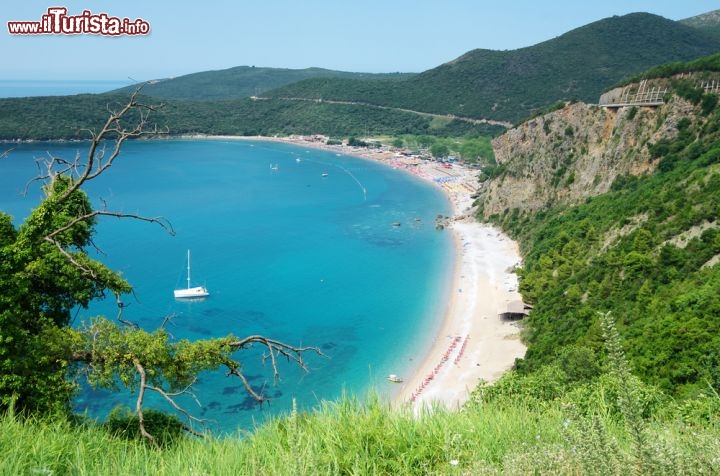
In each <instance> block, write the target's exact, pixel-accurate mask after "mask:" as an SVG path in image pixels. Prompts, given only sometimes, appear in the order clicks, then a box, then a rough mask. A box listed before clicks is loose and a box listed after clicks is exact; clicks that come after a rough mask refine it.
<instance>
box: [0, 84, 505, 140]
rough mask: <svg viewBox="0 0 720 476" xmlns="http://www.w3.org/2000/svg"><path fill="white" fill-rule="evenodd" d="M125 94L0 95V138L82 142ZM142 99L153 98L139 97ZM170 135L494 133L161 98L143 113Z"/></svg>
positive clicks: (398, 118) (292, 107)
mask: <svg viewBox="0 0 720 476" xmlns="http://www.w3.org/2000/svg"><path fill="white" fill-rule="evenodd" d="M128 96H129V95H123V94H84V95H77V96H57V97H34V98H6V99H0V140H6V141H13V140H57V139H88V138H89V133H88V130H92V129H94V130H98V129H99V128H100V127H101V126H102V124H103V123H104V121H105V120H106V119H107V115H106V112H107V110H108V108H110V109H117V108H119V106H120V105H121V104H124V103H125V102H127V99H128ZM143 100H144V102H145V103H147V104H158V103H160V102H161V101H160V99H158V98H151V97H144V99H143ZM148 121H149V122H150V123H151V124H156V125H157V126H158V127H160V128H166V129H167V131H168V133H169V134H171V135H179V134H216V135H217V134H228V135H265V136H271V135H290V134H318V133H321V134H326V135H329V136H332V137H348V136H351V135H362V136H366V135H400V134H419V135H424V134H430V135H440V136H444V135H450V136H457V135H464V134H468V133H470V134H472V135H493V134H495V133H496V132H497V130H498V129H501V128H499V127H497V126H491V125H487V124H485V125H483V124H480V125H476V124H470V123H468V122H463V121H458V120H450V119H447V120H445V121H435V120H433V118H431V117H426V116H421V115H418V114H413V113H410V112H403V111H396V110H390V109H382V108H376V107H367V106H362V105H353V104H329V103H322V102H304V101H302V102H301V101H253V100H251V99H236V100H229V101H181V100H167V101H164V106H163V107H162V108H160V109H159V110H157V111H155V112H152V113H151V114H150V116H149V118H148Z"/></svg>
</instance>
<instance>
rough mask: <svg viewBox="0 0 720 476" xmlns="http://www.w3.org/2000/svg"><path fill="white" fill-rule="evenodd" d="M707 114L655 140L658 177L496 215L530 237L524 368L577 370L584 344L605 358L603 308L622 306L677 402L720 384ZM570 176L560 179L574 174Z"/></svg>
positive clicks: (632, 334)
mask: <svg viewBox="0 0 720 476" xmlns="http://www.w3.org/2000/svg"><path fill="white" fill-rule="evenodd" d="M701 103H702V99H700V101H698V104H699V105H700V104H701ZM698 109H699V110H700V109H701V106H699V107H698ZM700 114H702V112H700ZM705 117H706V119H701V116H688V117H684V118H680V119H679V120H678V121H677V130H678V135H677V137H676V139H675V140H673V141H665V140H661V141H657V142H656V143H655V144H652V145H649V147H648V149H649V151H650V154H651V156H652V157H653V158H654V159H655V160H657V164H658V167H657V170H656V172H655V173H654V174H648V175H645V176H640V177H637V176H629V175H620V176H618V177H617V178H616V179H615V181H614V183H613V185H612V187H611V189H610V191H609V192H608V193H606V194H604V195H600V196H596V197H593V198H589V199H587V200H586V202H585V203H582V204H580V205H577V206H572V207H567V206H566V207H557V208H550V209H548V210H544V211H542V212H541V213H537V214H534V215H533V214H528V213H523V212H521V211H520V210H517V211H512V210H511V211H508V212H507V213H505V214H504V215H502V216H496V217H494V218H493V219H494V220H495V221H496V222H497V223H500V224H502V226H503V227H505V228H506V229H507V230H508V231H510V232H511V233H512V234H513V235H514V236H516V237H517V238H519V240H520V241H521V244H522V247H523V250H524V256H525V262H524V266H523V269H522V270H521V282H520V289H521V291H522V293H523V296H524V297H525V299H526V300H528V301H529V302H531V303H533V304H534V309H533V311H532V313H531V315H530V316H529V319H528V320H527V328H526V330H525V337H526V341H527V343H528V345H529V348H528V351H527V353H526V356H525V358H524V359H523V360H521V361H519V362H518V363H517V366H516V367H517V370H518V372H519V373H520V374H522V375H533V374H534V373H535V372H541V371H542V369H543V368H544V367H545V366H547V365H557V364H558V362H563V366H564V367H567V368H573V366H572V365H569V366H568V363H567V362H568V356H573V357H572V358H571V359H570V361H571V362H572V360H574V359H579V358H580V355H581V354H577V355H573V354H574V353H576V352H578V349H586V352H588V353H589V355H598V356H601V355H603V346H602V339H601V336H602V330H601V326H600V322H599V320H598V314H597V312H598V311H602V312H603V313H604V312H607V311H611V312H612V314H613V315H614V316H617V318H618V322H617V329H618V331H619V332H620V334H621V336H622V337H623V339H624V340H625V341H626V342H627V347H626V356H627V360H628V362H629V365H630V367H631V368H632V369H633V371H634V372H635V373H636V374H637V375H638V377H639V378H641V379H642V380H643V381H644V382H645V383H647V384H650V385H652V386H654V387H658V388H660V389H662V390H663V391H664V392H668V393H669V394H671V395H673V396H674V397H676V398H687V397H691V396H696V395H702V394H703V393H706V392H707V391H708V386H707V383H708V382H712V385H713V387H715V386H716V383H717V382H718V379H717V376H718V365H717V363H714V362H715V360H713V358H714V357H712V356H715V355H716V354H717V348H719V347H720V337H718V336H720V320H718V319H717V316H718V315H720V267H718V266H717V265H714V266H710V264H711V263H712V262H713V261H712V260H713V259H715V260H717V258H716V256H718V255H719V254H720V241H719V240H718V235H719V234H720V232H719V231H718V225H717V217H718V212H717V210H718V209H720V208H718V206H719V204H720V170H719V169H718V167H717V162H718V160H720V159H719V158H720V151H719V150H718V146H717V144H718V139H719V138H720V132H719V129H720V128H718V121H719V120H720V117H719V116H718V113H717V111H716V110H713V111H711V112H710V113H709V114H708V115H707V116H705ZM558 170H559V171H560V170H562V167H560V168H559V169H558ZM559 174H560V172H558V177H556V179H557V180H558V183H557V186H558V187H560V186H562V185H567V184H568V183H570V182H571V177H565V175H559ZM562 177H565V179H564V180H565V182H562V181H561V180H562ZM708 359H710V360H708ZM588 360H589V359H587V358H586V359H584V361H586V362H587V361H588ZM576 369H577V367H576ZM591 374H592V373H591ZM581 378H582V377H581ZM588 378H591V377H590V376H588Z"/></svg>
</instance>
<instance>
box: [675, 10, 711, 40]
mask: <svg viewBox="0 0 720 476" xmlns="http://www.w3.org/2000/svg"><path fill="white" fill-rule="evenodd" d="M680 23H682V24H683V25H687V26H690V27H693V28H697V29H698V30H701V31H704V32H705V33H708V34H710V35H713V36H715V37H720V10H713V11H711V12H707V13H703V14H701V15H696V16H694V17H690V18H686V19H684V20H680Z"/></svg>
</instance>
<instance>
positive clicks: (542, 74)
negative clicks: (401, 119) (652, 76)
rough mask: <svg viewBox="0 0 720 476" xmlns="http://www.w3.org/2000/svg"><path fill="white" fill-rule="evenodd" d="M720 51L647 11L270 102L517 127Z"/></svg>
mask: <svg viewBox="0 0 720 476" xmlns="http://www.w3.org/2000/svg"><path fill="white" fill-rule="evenodd" d="M717 51H720V39H719V38H716V37H714V36H713V35H709V34H707V33H706V32H705V31H703V30H700V29H698V28H695V27H693V26H688V25H685V24H682V23H679V22H675V21H672V20H668V19H666V18H663V17H660V16H657V15H652V14H649V13H632V14H628V15H624V16H615V17H611V18H606V19H604V20H599V21H597V22H594V23H591V24H589V25H586V26H583V27H580V28H577V29H575V30H572V31H570V32H568V33H565V34H563V35H561V36H559V37H557V38H554V39H551V40H548V41H545V42H542V43H539V44H537V45H535V46H530V47H527V48H521V49H517V50H511V51H494V50H486V49H477V50H472V51H469V52H468V53H465V54H464V55H462V56H460V57H459V58H456V59H455V60H452V61H449V62H447V63H445V64H442V65H440V66H438V67H436V68H433V69H430V70H428V71H425V72H423V73H420V74H418V75H416V76H413V77H411V78H409V79H405V80H403V81H400V82H395V83H391V82H383V81H380V82H377V83H375V84H372V85H371V84H368V83H365V82H363V81H354V80H346V79H324V80H317V79H309V80H305V81H302V82H299V83H293V84H290V85H288V86H285V87H283V88H280V89H277V90H273V91H269V92H268V93H266V94H265V96H268V97H275V98H280V97H314V98H324V99H333V100H353V101H361V102H367V103H371V104H382V105H385V106H394V107H400V108H406V109H412V110H418V111H423V112H433V113H439V114H456V115H459V116H468V117H474V118H486V119H495V120H510V121H518V120H520V119H523V118H525V117H528V116H531V115H532V114H534V113H536V112H538V111H540V110H542V109H544V108H545V107H547V106H548V105H550V104H552V103H554V102H556V101H561V100H572V99H579V100H582V101H585V102H589V103H592V102H596V101H597V98H598V97H599V95H600V93H601V92H602V91H603V90H604V89H607V88H609V87H610V86H612V85H613V84H615V83H617V82H618V81H620V80H621V79H623V78H624V77H627V76H630V75H633V74H636V73H638V72H641V71H644V70H646V69H648V68H650V67H652V66H655V65H659V64H663V63H667V62H672V61H688V60H691V59H694V58H698V57H701V56H707V55H710V54H712V53H715V52H717Z"/></svg>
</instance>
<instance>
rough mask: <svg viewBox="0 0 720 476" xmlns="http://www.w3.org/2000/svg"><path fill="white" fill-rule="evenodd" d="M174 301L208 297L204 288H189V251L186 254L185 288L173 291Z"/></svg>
mask: <svg viewBox="0 0 720 476" xmlns="http://www.w3.org/2000/svg"><path fill="white" fill-rule="evenodd" d="M173 293H174V294H175V298H176V299H192V298H201V297H206V296H209V295H210V293H209V292H208V290H207V288H206V287H204V286H194V287H191V286H190V250H188V252H187V288H185V289H176V290H174V291H173Z"/></svg>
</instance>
